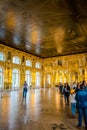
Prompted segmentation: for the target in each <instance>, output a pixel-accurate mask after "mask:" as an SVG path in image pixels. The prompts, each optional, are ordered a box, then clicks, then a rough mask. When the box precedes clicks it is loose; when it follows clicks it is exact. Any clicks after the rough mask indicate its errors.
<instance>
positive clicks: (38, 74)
mask: <svg viewBox="0 0 87 130" xmlns="http://www.w3.org/2000/svg"><path fill="white" fill-rule="evenodd" d="M40 82H41V76H40V72H36V86H39V87H40Z"/></svg>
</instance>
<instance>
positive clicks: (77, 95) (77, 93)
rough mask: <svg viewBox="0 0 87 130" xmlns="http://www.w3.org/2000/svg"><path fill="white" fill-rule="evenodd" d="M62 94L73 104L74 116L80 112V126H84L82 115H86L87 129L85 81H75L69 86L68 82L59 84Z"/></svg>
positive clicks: (86, 125) (86, 90) (66, 100)
mask: <svg viewBox="0 0 87 130" xmlns="http://www.w3.org/2000/svg"><path fill="white" fill-rule="evenodd" d="M59 90H60V94H62V95H64V100H65V102H66V103H67V104H69V102H70V105H71V113H72V117H75V115H76V111H77V112H78V125H77V127H78V128H81V127H82V117H84V124H85V128H86V129H87V84H86V82H85V81H82V82H79V83H77V84H76V83H75V82H74V83H73V85H72V86H69V85H68V83H65V84H64V85H62V84H61V83H60V84H59Z"/></svg>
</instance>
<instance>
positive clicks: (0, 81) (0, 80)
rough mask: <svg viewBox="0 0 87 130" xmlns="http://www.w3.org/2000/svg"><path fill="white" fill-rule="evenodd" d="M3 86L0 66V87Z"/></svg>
mask: <svg viewBox="0 0 87 130" xmlns="http://www.w3.org/2000/svg"><path fill="white" fill-rule="evenodd" d="M2 87H3V69H2V68H0V88H2Z"/></svg>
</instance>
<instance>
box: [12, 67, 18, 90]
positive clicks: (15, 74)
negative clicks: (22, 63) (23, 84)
mask: <svg viewBox="0 0 87 130" xmlns="http://www.w3.org/2000/svg"><path fill="white" fill-rule="evenodd" d="M19 86H20V75H19V70H18V69H13V71H12V88H15V87H16V88H18V87H19Z"/></svg>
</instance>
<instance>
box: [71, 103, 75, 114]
mask: <svg viewBox="0 0 87 130" xmlns="http://www.w3.org/2000/svg"><path fill="white" fill-rule="evenodd" d="M71 113H72V115H75V114H76V103H71Z"/></svg>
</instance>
